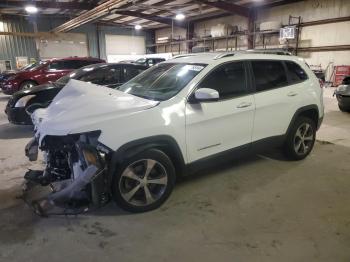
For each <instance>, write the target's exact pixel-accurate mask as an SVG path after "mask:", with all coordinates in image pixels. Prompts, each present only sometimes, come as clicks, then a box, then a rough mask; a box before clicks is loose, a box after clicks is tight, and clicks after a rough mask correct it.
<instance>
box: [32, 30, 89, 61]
mask: <svg viewBox="0 0 350 262" xmlns="http://www.w3.org/2000/svg"><path fill="white" fill-rule="evenodd" d="M37 42H38V49H39V55H40V57H41V58H42V59H49V58H64V57H69V56H79V57H85V56H88V54H89V52H88V45H87V39H86V34H81V33H62V34H59V35H58V36H57V37H51V38H48V39H41V40H38V41H37Z"/></svg>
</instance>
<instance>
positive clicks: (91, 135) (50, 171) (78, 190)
mask: <svg viewBox="0 0 350 262" xmlns="http://www.w3.org/2000/svg"><path fill="white" fill-rule="evenodd" d="M99 135H100V131H94V132H88V133H84V134H74V135H67V136H45V137H44V138H43V140H42V141H41V143H40V150H42V151H43V152H44V162H45V165H46V167H45V169H44V170H42V171H41V170H29V171H28V172H27V173H26V174H25V176H24V178H25V181H26V182H25V186H24V192H25V193H26V194H27V193H28V192H30V191H31V190H33V189H34V188H35V187H36V186H38V185H41V186H49V187H50V188H51V191H52V192H51V193H50V194H48V195H47V196H45V197H43V198H41V199H38V200H35V201H33V202H32V203H31V205H32V207H33V208H34V211H35V212H36V213H37V214H39V215H41V216H48V215H50V214H58V213H60V211H57V209H58V210H61V211H62V214H66V213H65V210H78V209H81V208H83V209H84V210H88V209H89V208H90V207H92V206H93V207H100V206H103V205H104V204H106V203H107V202H108V201H109V199H110V195H111V192H110V184H111V182H110V179H109V177H108V174H107V172H106V171H107V170H106V161H108V157H109V154H108V152H106V150H105V152H102V151H100V150H98V149H97V148H98V142H97V139H98V136H99ZM38 149H39V143H38V138H33V139H32V140H31V141H30V142H29V143H28V145H27V146H26V149H25V151H26V156H27V157H28V158H29V160H31V161H36V160H37V158H38V151H39V150H38ZM52 210H56V211H54V212H53V211H52ZM73 212H74V211H73Z"/></svg>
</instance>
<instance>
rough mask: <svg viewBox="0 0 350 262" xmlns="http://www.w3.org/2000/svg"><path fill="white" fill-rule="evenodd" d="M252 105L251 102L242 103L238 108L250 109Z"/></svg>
mask: <svg viewBox="0 0 350 262" xmlns="http://www.w3.org/2000/svg"><path fill="white" fill-rule="evenodd" d="M251 105H252V103H250V102H242V103H240V104H239V105H238V106H237V108H246V107H250V106H251Z"/></svg>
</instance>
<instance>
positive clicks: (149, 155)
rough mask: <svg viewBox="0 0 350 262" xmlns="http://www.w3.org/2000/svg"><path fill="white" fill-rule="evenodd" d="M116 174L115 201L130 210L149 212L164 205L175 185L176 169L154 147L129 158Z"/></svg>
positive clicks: (114, 175)
mask: <svg viewBox="0 0 350 262" xmlns="http://www.w3.org/2000/svg"><path fill="white" fill-rule="evenodd" d="M112 175H113V183H112V192H113V197H114V200H115V202H116V203H117V204H118V205H119V206H120V207H121V208H122V209H124V210H126V211H129V212H134V213H138V212H147V211H150V210H153V209H156V208H158V207H159V206H161V205H162V204H163V203H164V202H165V201H166V200H167V199H168V197H169V196H170V194H171V192H172V190H173V188H174V185H175V178H176V174H175V168H174V165H173V163H172V162H171V160H170V159H169V157H168V156H167V155H166V154H164V153H163V152H162V151H160V150H156V149H150V150H147V151H144V152H141V153H139V154H136V155H135V156H133V157H131V158H129V159H127V160H125V161H124V162H123V163H122V164H121V165H120V166H119V167H118V168H117V170H116V171H115V173H114V174H112Z"/></svg>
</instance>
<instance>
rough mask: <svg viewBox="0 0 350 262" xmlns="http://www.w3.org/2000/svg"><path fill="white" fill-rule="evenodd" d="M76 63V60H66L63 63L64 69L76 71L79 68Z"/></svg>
mask: <svg viewBox="0 0 350 262" xmlns="http://www.w3.org/2000/svg"><path fill="white" fill-rule="evenodd" d="M78 63H79V61H76V60H67V61H65V62H64V69H78V68H79V67H80V66H79V64H78Z"/></svg>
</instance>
